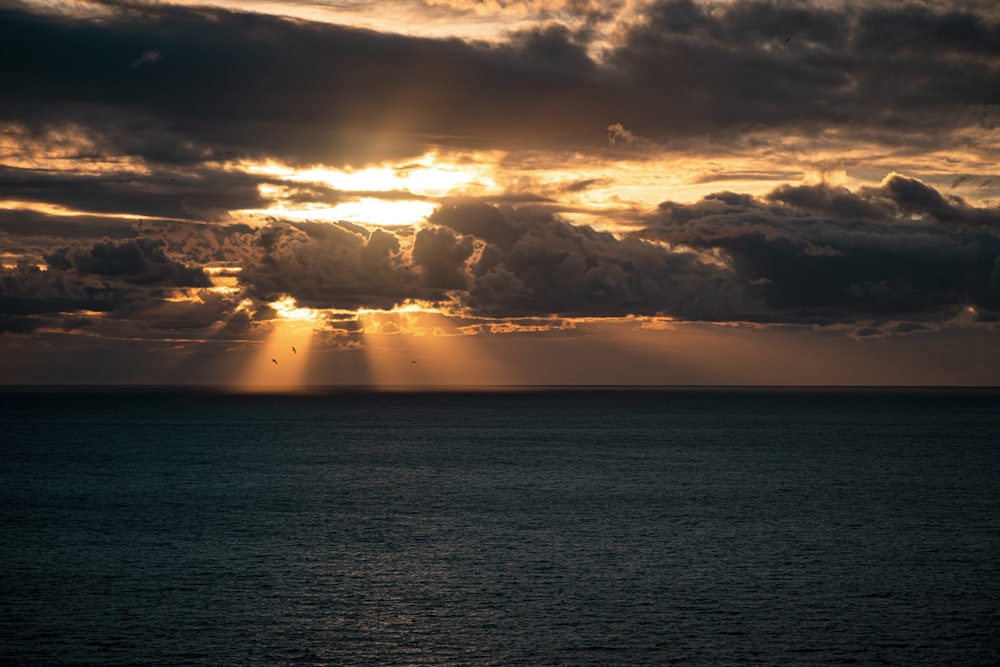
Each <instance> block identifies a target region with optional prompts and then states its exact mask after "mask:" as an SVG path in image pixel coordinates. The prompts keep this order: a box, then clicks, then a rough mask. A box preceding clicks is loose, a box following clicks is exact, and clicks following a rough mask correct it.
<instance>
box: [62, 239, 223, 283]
mask: <svg viewBox="0 0 1000 667" xmlns="http://www.w3.org/2000/svg"><path fill="white" fill-rule="evenodd" d="M165 246H166V242H165V241H162V240H160V239H153V238H137V239H126V240H123V241H104V242H100V243H95V244H94V245H92V246H90V247H86V246H82V245H79V244H73V245H69V246H66V247H64V248H60V249H59V250H57V251H55V252H53V253H52V254H50V255H46V257H45V261H46V262H48V264H49V266H50V267H52V268H53V269H56V270H59V271H73V272H74V273H76V274H77V275H79V276H100V277H107V278H116V279H118V280H121V281H122V282H124V283H127V284H131V285H156V286H170V287H209V286H211V284H212V283H211V280H209V277H208V275H207V274H206V273H205V272H204V270H202V269H201V268H200V267H192V266H188V265H186V264H184V263H182V262H179V261H177V260H174V259H171V258H169V257H167V255H166V252H165Z"/></svg>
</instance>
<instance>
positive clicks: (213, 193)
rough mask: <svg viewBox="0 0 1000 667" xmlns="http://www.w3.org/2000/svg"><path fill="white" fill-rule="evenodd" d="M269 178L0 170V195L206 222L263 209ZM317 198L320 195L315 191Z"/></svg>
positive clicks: (79, 208)
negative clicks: (263, 191)
mask: <svg viewBox="0 0 1000 667" xmlns="http://www.w3.org/2000/svg"><path fill="white" fill-rule="evenodd" d="M265 182H267V179H261V178H258V177H254V176H250V175H247V174H240V173H232V172H223V171H220V170H209V169H205V170H199V171H198V172H197V173H195V174H187V175H179V174H176V175H175V174H170V173H157V174H152V175H136V174H129V173H122V174H101V175H96V176H95V175H78V174H73V173H69V172H53V171H51V170H43V169H19V168H14V167H0V193H2V194H3V196H4V197H5V198H8V199H14V200H18V201H29V202H44V203H48V204H57V205H59V206H64V207H66V208H69V209H71V210H76V211H82V212H87V213H128V214H132V215H148V216H154V217H165V218H188V219H205V218H211V217H215V216H218V215H221V214H223V213H224V212H225V211H228V210H232V209H241V208H262V207H264V206H265V205H266V202H265V200H263V199H262V198H261V196H260V194H259V191H258V185H260V184H261V183H265ZM314 194H318V193H314Z"/></svg>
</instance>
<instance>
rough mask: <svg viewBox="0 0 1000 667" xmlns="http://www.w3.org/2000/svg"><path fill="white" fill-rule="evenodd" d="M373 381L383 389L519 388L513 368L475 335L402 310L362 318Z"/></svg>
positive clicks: (428, 314)
mask: <svg viewBox="0 0 1000 667" xmlns="http://www.w3.org/2000/svg"><path fill="white" fill-rule="evenodd" d="M358 319H359V321H360V322H361V324H362V326H363V329H362V344H363V347H362V350H363V352H364V354H365V357H366V360H367V364H368V369H369V373H370V376H371V381H372V383H373V384H374V385H376V386H379V387H382V388H392V387H407V386H437V387H445V386H449V387H458V386H485V385H511V384H518V383H519V382H520V378H519V377H518V376H517V374H516V372H515V371H514V366H513V365H511V364H507V363H504V361H503V360H502V359H499V358H497V357H496V356H494V355H492V354H491V353H490V351H489V350H488V349H487V348H486V347H484V346H483V345H481V343H479V342H478V340H477V337H476V336H469V335H463V332H462V331H461V330H459V329H458V328H456V326H455V323H454V322H453V321H451V319H450V318H449V317H447V316H446V315H444V314H442V313H440V312H436V311H431V310H423V309H422V306H421V305H420V304H416V303H414V304H408V305H407V306H405V307H404V308H403V309H399V310H390V311H378V310H363V311H360V312H359V313H358Z"/></svg>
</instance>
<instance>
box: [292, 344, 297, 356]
mask: <svg viewBox="0 0 1000 667" xmlns="http://www.w3.org/2000/svg"><path fill="white" fill-rule="evenodd" d="M292 354H298V352H296V351H295V346H294V345H292Z"/></svg>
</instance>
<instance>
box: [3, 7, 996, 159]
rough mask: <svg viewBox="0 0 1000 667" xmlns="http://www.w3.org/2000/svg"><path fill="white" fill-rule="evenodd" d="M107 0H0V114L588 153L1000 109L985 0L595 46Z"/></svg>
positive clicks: (674, 18)
mask: <svg viewBox="0 0 1000 667" xmlns="http://www.w3.org/2000/svg"><path fill="white" fill-rule="evenodd" d="M116 7H117V6H116V5H108V8H109V11H108V13H107V16H105V17H104V19H103V20H101V21H92V20H75V19H70V18H60V17H58V16H51V15H49V16H41V15H35V14H31V13H29V12H27V11H23V10H22V11H18V10H13V9H6V10H0V26H3V27H2V28H0V31H2V34H0V37H2V39H0V44H2V45H3V46H2V47H0V49H2V52H0V55H4V56H6V57H3V58H2V59H0V63H2V64H0V72H2V75H3V78H4V81H5V89H6V93H7V95H8V103H7V104H5V105H4V107H3V109H2V110H0V121H7V122H18V123H23V124H26V125H28V126H30V127H32V128H34V129H35V130H36V131H43V130H44V128H46V127H51V126H53V125H58V124H60V123H67V122H69V123H73V124H75V125H76V126H79V127H83V128H87V129H88V130H89V131H92V132H94V133H96V135H99V136H103V137H108V138H109V141H112V142H113V145H114V146H115V147H117V149H119V150H123V151H125V152H126V153H127V154H129V155H138V156H141V157H142V158H143V159H145V160H148V161H150V162H156V163H164V164H165V163H169V162H171V161H174V162H180V163H186V164H195V163H200V162H202V161H204V160H206V159H210V158H212V157H216V158H218V157H220V156H225V155H226V154H227V151H232V152H233V153H235V154H239V155H244V156H253V157H265V156H273V157H278V158H280V159H282V160H284V161H286V162H292V163H320V162H324V163H327V164H330V163H337V164H359V163H364V162H372V161H377V160H381V159H388V158H392V157H401V156H412V155H418V154H422V153H423V152H425V150H426V149H427V148H428V147H429V146H442V147H453V148H467V149H496V148H501V149H539V148H549V149H560V150H574V151H585V152H589V153H594V154H596V153H598V152H599V151H602V150H605V149H606V148H607V142H606V138H607V136H606V131H605V128H608V127H609V124H610V127H612V128H616V127H618V128H621V131H619V132H617V133H614V136H615V137H616V138H626V137H627V136H628V135H626V134H625V132H628V133H631V134H632V135H634V136H641V137H643V138H645V139H647V140H648V141H649V142H651V144H650V145H669V144H670V142H672V141H679V140H691V139H692V138H695V137H701V138H702V139H704V140H706V141H710V142H711V143H712V144H713V145H714V146H715V147H716V148H717V149H719V150H721V149H723V148H726V147H731V146H732V145H733V141H734V139H735V138H738V137H742V136H744V135H746V134H747V133H750V134H754V133H761V132H780V133H784V134H786V135H787V134H789V133H791V134H797V135H800V136H806V137H808V136H814V135H815V134H816V133H823V132H827V133H829V132H835V134H831V135H830V136H835V137H837V139H838V141H849V140H851V139H852V138H854V139H856V140H857V139H861V138H863V139H864V141H866V142H874V143H876V144H880V143H881V144H882V145H885V146H904V145H911V146H912V145H914V143H913V142H914V141H915V135H916V134H918V133H919V135H920V136H919V137H918V138H919V143H920V145H921V146H923V147H924V149H927V148H928V147H932V148H933V147H937V148H942V147H953V146H955V145H956V142H957V141H959V140H960V141H961V142H962V143H963V145H968V146H969V147H970V148H973V149H977V150H980V151H987V152H989V151H991V150H992V149H990V147H989V146H987V145H985V144H984V142H976V140H975V137H976V136H979V135H980V134H981V133H983V132H988V131H990V128H991V127H996V126H997V122H998V120H1000V117H998V116H997V115H996V113H995V106H996V104H997V102H998V98H997V94H996V93H995V92H994V91H996V90H1000V79H998V76H1000V75H998V72H1000V67H998V63H1000V55H998V51H997V49H996V43H997V38H996V35H997V34H998V30H1000V29H998V25H1000V23H998V20H997V18H996V16H995V15H994V14H991V13H988V12H987V11H986V10H984V9H982V8H976V7H974V6H970V7H968V8H967V9H951V10H937V9H933V8H930V7H929V6H926V5H912V4H911V5H903V6H896V5H888V4H887V5H879V6H871V7H869V6H866V5H862V4H859V3H846V4H843V5H828V4H823V5H822V6H821V5H815V6H814V5H810V4H808V3H797V4H795V5H793V6H782V5H778V4H775V3H771V2H763V1H761V2H756V1H749V0H745V1H739V2H732V3H725V4H719V5H712V6H709V5H705V4H702V3H695V2H691V1H683V0H669V1H663V2H655V3H651V4H650V6H649V8H648V10H647V11H646V12H645V13H644V14H643V15H642V16H641V17H640V18H639V19H638V20H636V21H634V22H633V23H632V24H631V25H630V27H629V28H628V29H626V30H624V31H623V32H621V34H620V35H618V36H617V38H616V39H615V40H614V41H613V42H611V43H609V44H608V45H606V46H605V47H603V49H602V50H601V51H599V52H597V53H595V52H593V51H592V49H591V46H592V45H591V44H589V43H588V42H587V39H588V36H587V34H586V33H585V32H583V33H580V32H572V31H571V30H569V29H568V28H566V27H565V26H560V25H558V24H548V25H543V26H541V27H539V28H537V29H534V30H529V31H521V32H517V33H514V34H512V35H511V36H510V37H509V38H508V39H507V41H505V42H500V43H497V44H486V43H478V42H462V41H459V40H454V39H451V40H448V39H426V38H424V39H421V38H414V37H405V36H400V35H389V34H379V33H376V32H371V31H364V30H358V29H351V28H345V27H342V26H334V25H327V24H319V23H309V22H306V21H290V20H284V19H280V18H277V17H273V16H264V15H259V14H249V13H239V12H230V11H225V10H222V9H211V8H204V7H203V8H197V9H193V8H182V7H177V6H171V5H130V6H129V9H128V11H125V10H120V9H116ZM890 26H891V27H892V28H891V30H890ZM896 26H899V28H898V29H897V28H896ZM786 39H788V40H789V41H787V42H786V41H785V40H786ZM149 44H157V45H158V47H157V49H158V51H157V52H160V53H168V52H169V53H170V58H162V59H160V60H159V61H157V62H156V63H155V67H147V66H143V67H140V68H138V69H139V70H142V71H143V73H142V76H141V77H138V76H137V70H135V69H123V68H117V69H116V68H113V67H109V65H108V63H112V62H134V60H135V54H136V53H152V52H151V51H149V50H148V47H147V45H149ZM890 44H895V45H896V46H894V47H892V48H889V46H888V45H890ZM901 45H902V46H901ZM897 47H898V48H897ZM15 56H16V57H15ZM901 82H905V85H901ZM626 128H627V130H626ZM960 132H965V133H966V134H965V135H963V136H962V137H960V136H959V133H960ZM970 133H971V134H970ZM108 149H110V147H108Z"/></svg>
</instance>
